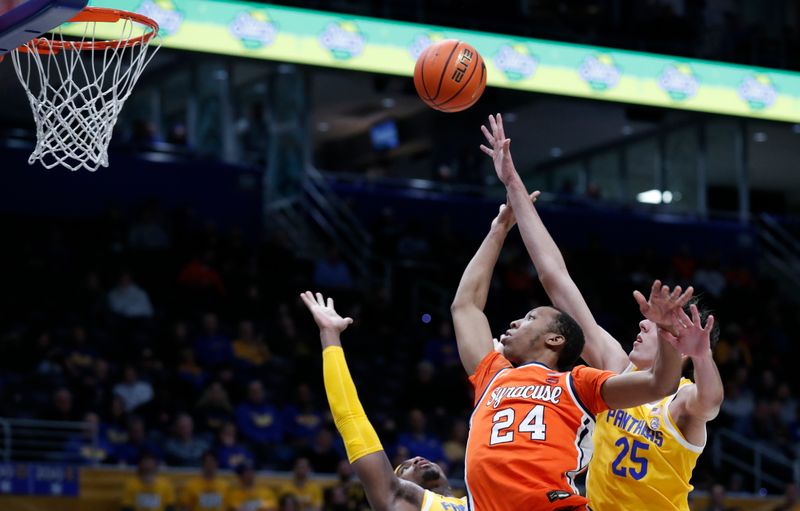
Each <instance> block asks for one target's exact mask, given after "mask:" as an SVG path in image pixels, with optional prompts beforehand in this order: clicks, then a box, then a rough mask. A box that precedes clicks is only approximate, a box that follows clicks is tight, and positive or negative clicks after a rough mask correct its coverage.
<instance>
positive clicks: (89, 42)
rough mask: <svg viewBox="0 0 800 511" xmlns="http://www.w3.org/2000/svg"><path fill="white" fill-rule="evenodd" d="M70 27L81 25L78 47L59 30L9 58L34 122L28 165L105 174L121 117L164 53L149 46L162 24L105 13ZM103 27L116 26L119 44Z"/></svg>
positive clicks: (87, 15)
mask: <svg viewBox="0 0 800 511" xmlns="http://www.w3.org/2000/svg"><path fill="white" fill-rule="evenodd" d="M72 23H82V24H83V30H82V35H81V36H79V37H77V38H75V40H72V39H67V38H66V35H65V34H64V33H63V32H62V29H61V28H57V29H55V30H54V32H53V33H51V34H48V35H47V37H39V38H36V39H33V40H31V41H30V42H28V43H26V44H24V45H23V46H20V47H19V48H17V49H15V50H13V51H12V52H11V58H12V61H13V63H14V69H15V70H16V72H17V77H18V78H19V81H20V83H22V86H23V87H24V88H25V92H26V93H27V95H28V100H29V101H30V104H31V109H32V110H33V117H34V120H35V121H36V148H35V149H34V151H33V153H32V154H31V156H30V158H28V163H29V164H33V163H34V162H36V161H39V162H40V163H41V164H42V165H43V166H44V167H45V168H48V169H50V168H53V167H55V166H57V165H63V166H65V167H67V168H68V169H70V170H78V169H79V168H85V169H87V170H89V171H95V170H97V169H98V168H99V167H100V166H103V167H108V144H109V143H110V142H111V135H112V132H113V130H114V125H115V124H116V122H117V117H118V116H119V113H120V110H122V106H123V104H124V103H125V100H127V99H128V97H129V96H130V94H131V91H132V90H133V87H134V86H135V85H136V82H137V80H138V79H139V77H140V76H141V74H142V71H144V68H145V66H147V64H148V63H149V62H150V60H151V59H152V58H153V56H154V55H155V54H156V52H157V51H158V49H159V47H160V42H158V44H155V45H152V46H151V45H150V44H149V43H150V41H151V40H152V39H153V38H155V37H156V36H157V34H158V24H157V23H156V22H155V21H153V20H151V19H150V18H148V17H146V16H142V15H141V14H137V13H132V12H126V11H120V10H116V9H106V8H101V7H87V8H85V9H84V10H83V11H81V12H80V13H79V14H78V15H76V16H75V17H73V18H72V19H71V20H70V24H72ZM98 23H113V24H114V25H113V27H112V28H113V29H114V31H115V37H113V38H107V39H101V38H99V37H97V33H98V26H97V24H98ZM117 30H118V32H116V31H117ZM151 48H152V51H150V49H151ZM85 52H91V54H86V53H85Z"/></svg>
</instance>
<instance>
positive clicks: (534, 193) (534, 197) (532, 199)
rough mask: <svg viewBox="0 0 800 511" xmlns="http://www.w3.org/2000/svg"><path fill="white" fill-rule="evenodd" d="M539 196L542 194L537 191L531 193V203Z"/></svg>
mask: <svg viewBox="0 0 800 511" xmlns="http://www.w3.org/2000/svg"><path fill="white" fill-rule="evenodd" d="M541 194H542V192H540V191H539V190H536V191H535V192H533V193H532V194H531V202H536V200H537V199H538V198H539V196H540V195H541Z"/></svg>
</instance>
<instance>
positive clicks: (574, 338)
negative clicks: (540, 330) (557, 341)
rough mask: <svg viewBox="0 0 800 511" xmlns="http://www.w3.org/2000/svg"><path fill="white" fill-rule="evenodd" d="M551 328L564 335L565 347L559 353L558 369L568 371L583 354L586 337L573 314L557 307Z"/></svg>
mask: <svg viewBox="0 0 800 511" xmlns="http://www.w3.org/2000/svg"><path fill="white" fill-rule="evenodd" d="M550 330H552V331H553V332H554V333H556V334H558V335H561V336H563V337H564V347H563V348H561V353H560V354H559V355H558V370H559V371H567V370H569V369H570V368H572V366H573V365H575V362H577V361H578V359H579V358H580V356H581V352H582V351H583V345H584V344H586V339H585V338H584V337H583V330H582V329H581V326H580V325H579V324H578V322H577V321H575V320H574V319H573V318H572V316H570V315H569V314H567V313H566V312H563V311H560V310H558V309H556V315H555V317H554V318H553V322H552V323H551V324H550Z"/></svg>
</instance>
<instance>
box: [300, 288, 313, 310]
mask: <svg viewBox="0 0 800 511" xmlns="http://www.w3.org/2000/svg"><path fill="white" fill-rule="evenodd" d="M300 299H301V300H303V303H304V304H306V307H308V308H309V309H310V308H311V307H312V306H314V305H316V302H315V301H314V295H312V294H311V291H306V292H305V293H300Z"/></svg>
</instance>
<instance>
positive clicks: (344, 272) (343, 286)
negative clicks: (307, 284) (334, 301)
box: [313, 246, 354, 290]
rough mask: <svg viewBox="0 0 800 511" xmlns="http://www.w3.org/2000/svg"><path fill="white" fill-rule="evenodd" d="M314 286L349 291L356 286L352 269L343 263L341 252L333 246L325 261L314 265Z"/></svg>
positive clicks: (320, 260) (321, 260)
mask: <svg viewBox="0 0 800 511" xmlns="http://www.w3.org/2000/svg"><path fill="white" fill-rule="evenodd" d="M313 283H314V286H315V287H317V288H319V289H330V290H348V289H352V288H353V286H354V283H353V276H352V275H351V274H350V268H348V267H347V265H346V264H345V262H344V261H342V259H341V257H340V255H339V250H338V249H337V248H336V247H334V246H331V247H330V248H328V253H327V255H326V257H325V258H324V259H319V260H317V262H316V263H315V264H314V278H313Z"/></svg>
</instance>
